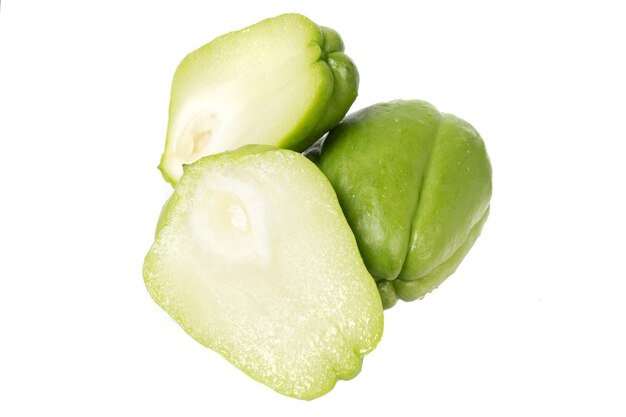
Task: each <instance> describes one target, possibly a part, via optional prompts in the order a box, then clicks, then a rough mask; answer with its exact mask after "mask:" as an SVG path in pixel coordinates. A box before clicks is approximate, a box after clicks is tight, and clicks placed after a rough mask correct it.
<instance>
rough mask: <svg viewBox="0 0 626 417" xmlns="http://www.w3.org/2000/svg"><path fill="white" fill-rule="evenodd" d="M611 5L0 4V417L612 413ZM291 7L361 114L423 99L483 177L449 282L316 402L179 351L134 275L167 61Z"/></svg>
mask: <svg viewBox="0 0 626 417" xmlns="http://www.w3.org/2000/svg"><path fill="white" fill-rule="evenodd" d="M297 3H301V4H297ZM619 3H620V2H618V1H616V2H613V3H611V2H606V1H593V2H591V1H590V2H575V1H569V2H549V1H542V2H518V4H513V2H496V1H494V2H449V1H437V2H434V1H433V2H421V1H416V2H399V1H392V0H385V1H383V2H370V3H365V2H361V3H359V2H347V1H345V2H341V1H339V0H334V1H321V0H317V1H312V2H306V3H305V2H293V1H274V2H267V1H248V2H244V1H234V0H230V1H222V2H216V1H121V0H109V1H99V2H89V1H68V0H46V1H29V0H21V1H15V0H4V1H3V2H2V7H1V10H0V141H1V142H0V143H1V147H0V173H1V175H0V178H1V179H2V188H1V189H0V190H1V191H0V195H1V197H0V200H1V204H0V243H1V248H0V323H1V325H0V415H3V416H27V415H68V416H74V415H76V416H99V415H138V416H140V415H150V416H161V415H168V416H208V415H229V414H237V413H243V412H249V413H260V412H261V413H262V412H264V411H265V412H268V413H272V414H273V415H303V416H307V415H316V416H317V415H334V414H344V415H346V414H347V413H348V412H349V413H350V415H408V414H415V415H423V416H443V415H453V416H465V415H480V416H518V415H519V416H529V415H532V416H555V415H572V414H573V413H577V414H580V415H594V416H624V415H626V399H625V397H624V396H625V395H626V359H625V357H626V355H625V353H624V352H626V341H625V339H626V325H625V323H626V301H625V298H626V270H625V268H624V259H625V258H626V253H625V252H626V238H625V236H626V222H625V220H624V213H626V205H625V204H624V202H623V199H622V197H623V195H624V190H625V188H626V187H625V183H626V173H625V170H624V167H623V161H624V152H625V151H626V145H625V142H626V133H625V132H626V127H625V126H626V124H625V120H626V99H625V97H626V81H625V74H626V64H625V62H624V60H625V53H626V46H625V41H624V39H626V23H625V20H624V19H625V14H624V12H622V11H620V10H619V9H618V4H619ZM409 5H410V6H409ZM288 11H297V12H300V13H303V14H305V15H307V16H309V17H310V18H311V19H313V20H314V21H316V22H317V23H319V24H322V25H325V26H330V27H333V28H335V29H336V30H338V31H339V32H340V33H341V34H342V36H343V38H344V41H345V43H346V51H347V53H348V54H349V55H350V56H351V57H352V58H353V59H354V61H355V62H356V63H357V65H358V68H359V71H360V74H361V88H360V96H359V98H358V100H357V101H356V103H355V104H354V106H353V110H354V109H358V108H361V107H364V106H367V105H370V104H373V103H376V102H379V101H386V100H392V99H396V98H421V99H425V100H427V101H430V102H431V103H433V104H434V105H436V106H437V107H438V108H439V109H440V110H442V111H445V112H450V113H454V114H457V115H458V116H460V117H463V118H465V119H467V120H468V121H470V122H471V123H472V124H473V125H474V126H475V127H476V128H477V129H478V131H479V132H481V134H482V136H483V138H484V140H485V142H486V144H487V147H488V150H489V153H490V156H491V160H492V164H493V171H494V195H493V200H492V211H491V213H492V214H491V218H490V219H489V221H488V222H487V224H486V226H485V229H484V231H483V234H482V236H481V237H480V239H479V240H478V242H477V243H476V245H475V247H474V248H473V250H472V251H471V252H470V254H469V255H468V256H467V258H466V260H465V261H464V263H463V264H462V265H461V267H460V268H459V269H458V271H457V272H456V274H455V275H454V276H453V277H451V278H450V279H449V280H448V281H447V282H446V283H444V284H443V285H442V287H440V288H439V289H438V290H437V291H435V292H434V293H433V294H431V295H429V296H427V297H426V298H425V299H424V300H422V301H418V302H414V303H411V304H400V305H398V306H397V307H395V308H394V309H392V310H389V311H387V312H386V313H385V319H386V323H385V334H384V337H383V340H382V342H381V343H380V345H379V347H378V348H377V349H376V350H375V351H374V352H373V353H372V354H370V355H369V356H368V357H367V358H366V359H365V362H364V366H363V370H362V372H361V374H360V375H359V376H358V377H357V378H355V379H354V380H352V381H349V382H339V383H338V384H337V387H336V388H335V389H334V390H333V391H331V392H330V393H329V394H328V395H326V396H324V397H322V398H320V399H317V400H314V401H312V402H304V401H298V400H294V399H290V398H287V397H284V396H282V395H279V394H277V393H275V392H273V391H272V390H270V389H269V388H267V387H265V386H263V385H261V384H259V383H257V382H255V381H253V380H252V379H250V378H248V377H247V376H245V375H244V374H243V373H241V372H240V371H239V370H237V369H236V368H234V367H233V366H231V365H230V364H229V363H228V362H226V361H225V360H224V359H222V358H221V357H220V356H219V355H217V354H216V353H213V352H212V351H210V350H208V349H205V348H204V347H202V346H200V345H199V344H198V343H196V342H194V341H193V340H192V339H191V338H190V337H188V336H187V335H186V334H185V333H184V332H183V331H182V330H180V328H179V327H178V325H177V324H176V323H175V322H174V321H173V320H171V319H170V318H169V317H168V316H167V315H166V314H165V313H164V312H163V311H162V310H161V309H160V308H159V307H158V306H157V305H156V304H155V303H154V302H153V301H152V300H151V298H150V297H149V295H148V293H147V292H146V291H145V288H144V285H143V281H142V273H141V268H142V261H143V256H144V255H145V253H146V252H147V250H148V248H149V247H150V244H151V242H152V238H153V231H154V227H155V224H156V220H157V217H158V214H159V210H160V208H161V205H162V204H163V202H164V201H165V199H166V198H167V196H168V195H169V193H170V192H171V187H170V186H169V185H167V184H166V183H165V182H164V181H163V180H162V179H161V176H160V174H159V172H158V171H157V169H156V165H157V164H158V161H159V158H160V154H161V152H162V149H163V145H164V137H165V128H166V124H167V106H168V100H169V88H170V82H171V77H172V75H173V72H174V69H175V68H176V65H177V64H178V62H179V61H180V59H181V58H182V57H183V56H184V55H185V54H186V53H188V52H190V51H191V50H193V49H195V48H197V47H199V46H201V45H202V44H204V43H206V42H208V41H210V40H211V39H212V38H214V37H216V36H218V35H220V34H222V33H225V32H228V31H230V30H235V29H239V28H241V27H244V26H247V25H249V24H252V23H255V22H256V21H258V20H261V19H263V18H266V17H270V16H273V15H277V14H280V13H283V12H288Z"/></svg>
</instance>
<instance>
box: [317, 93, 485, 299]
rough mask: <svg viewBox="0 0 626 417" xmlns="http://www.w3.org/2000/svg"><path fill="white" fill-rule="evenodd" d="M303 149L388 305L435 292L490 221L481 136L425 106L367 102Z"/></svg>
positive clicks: (406, 102) (463, 122)
mask: <svg viewBox="0 0 626 417" xmlns="http://www.w3.org/2000/svg"><path fill="white" fill-rule="evenodd" d="M308 154H309V155H308V156H309V157H310V158H311V159H313V160H314V161H316V163H317V164H318V166H319V168H320V169H321V170H322V172H324V174H326V176H327V177H328V179H329V180H330V182H331V184H332V185H333V187H334V188H335V191H336V192H337V195H338V197H339V202H340V204H341V207H342V209H343V211H344V213H345V215H346V218H347V219H348V223H349V224H350V226H351V227H352V230H353V232H354V234H355V236H356V239H357V243H358V246H359V250H360V251H361V255H362V256H363V259H364V261H365V265H366V266H367V268H368V270H369V272H370V274H371V275H372V276H373V277H374V279H375V280H376V282H377V285H378V290H379V293H380V295H381V298H382V301H383V306H384V307H385V308H389V307H392V306H393V305H395V303H396V301H397V300H398V298H400V299H402V300H404V301H412V300H416V299H419V298H422V297H423V296H424V295H426V294H427V293H429V292H431V291H432V290H433V289H435V288H437V287H438V286H439V285H440V284H441V283H442V282H443V281H444V280H445V279H446V278H447V277H448V276H449V275H451V274H452V273H453V272H454V271H455V270H456V268H457V267H458V265H459V264H460V263H461V261H462V260H463V258H464V257H465V255H466V254H467V252H468V251H469V250H470V248H471V247H472V245H473V243H474V241H475V240H476V238H477V237H478V236H479V234H480V231H481V229H482V226H483V225H484V223H485V221H486V219H487V216H488V213H489V201H490V198H491V189H492V188H491V165H490V162H489V157H488V155H487V152H486V150H485V145H484V143H483V140H482V139H481V137H480V135H479V134H478V132H476V130H475V129H474V128H473V127H472V126H471V125H469V124H468V123H467V122H465V121H463V120H461V119H459V118H457V117H455V116H453V115H450V114H445V113H439V112H438V111H437V109H435V108H434V107H433V106H432V105H430V104H429V103H426V102H423V101H418V100H412V101H393V102H389V103H380V104H376V105H373V106H370V107H368V108H365V109H363V110H361V111H358V112H356V113H354V114H352V115H350V116H348V117H347V118H346V119H345V120H344V121H343V122H342V123H341V124H340V125H339V126H338V127H336V128H335V129H333V130H332V131H331V132H330V133H329V134H328V136H327V138H326V139H325V140H323V141H320V142H318V143H317V144H316V145H315V146H314V147H313V148H312V149H311V150H310V151H309V152H308Z"/></svg>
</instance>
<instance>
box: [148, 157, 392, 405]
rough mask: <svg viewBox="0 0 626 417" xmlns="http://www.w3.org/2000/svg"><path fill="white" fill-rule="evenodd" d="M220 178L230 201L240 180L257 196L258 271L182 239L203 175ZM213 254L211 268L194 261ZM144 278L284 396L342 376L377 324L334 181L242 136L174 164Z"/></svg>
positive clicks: (211, 180)
mask: <svg viewBox="0 0 626 417" xmlns="http://www.w3.org/2000/svg"><path fill="white" fill-rule="evenodd" d="M224 178H226V179H227V182H228V181H231V180H232V181H235V180H237V181H239V180H241V181H242V184H244V190H245V192H243V191H242V192H243V194H241V198H242V199H243V200H242V201H246V198H248V197H249V196H248V197H246V196H245V194H246V193H248V192H249V193H252V194H251V195H253V196H254V198H262V199H265V200H264V201H263V202H262V203H263V204H267V207H266V208H265V209H262V210H261V209H259V210H260V211H259V210H257V212H258V213H264V216H269V217H267V218H266V217H263V219H264V220H265V221H264V222H263V224H265V225H269V226H271V227H268V229H267V232H268V233H270V234H269V235H268V236H267V241H269V242H272V247H271V248H270V249H269V253H270V256H269V258H268V259H269V261H268V262H269V264H268V265H273V266H272V267H271V268H272V269H271V270H272V271H274V272H273V273H271V274H270V275H267V274H265V273H263V268H264V267H262V266H261V267H258V266H256V265H255V264H254V265H253V264H251V266H250V268H249V271H253V272H251V273H252V274H253V275H254V276H247V277H246V276H242V275H241V274H239V272H236V271H239V270H243V271H245V270H246V269H245V268H246V267H245V262H247V261H246V260H245V259H244V261H243V262H244V267H242V266H241V262H242V261H237V262H236V263H232V264H229V261H228V260H225V258H216V257H215V256H213V255H214V254H211V256H210V257H207V255H204V256H198V254H202V253H204V252H202V250H201V249H199V248H201V247H202V243H203V242H204V240H205V239H204V238H201V239H200V240H198V241H196V240H194V239H195V238H194V236H195V235H196V234H198V233H201V232H202V230H203V228H202V227H198V223H197V221H196V220H197V219H198V218H200V219H201V220H202V221H204V220H203V219H204V218H205V217H206V216H205V215H204V214H202V213H203V212H202V213H200V212H198V209H197V208H198V207H204V206H203V204H206V203H204V201H205V200H204V199H205V198H206V197H203V196H207V195H210V193H214V192H216V191H211V190H213V189H214V188H210V187H209V189H207V188H206V184H215V181H218V180H219V181H223V179H224ZM219 181H218V183H219ZM215 190H218V189H215ZM207 192H209V194H206V193H207ZM248 203H250V201H248ZM198 205H199V206H198ZM246 207H251V206H250V205H248V206H246ZM211 213H213V216H217V215H218V214H219V213H214V212H213V211H211ZM251 213H252V212H251ZM200 214H202V215H200ZM199 215H200V217H198V216H199ZM250 215H251V216H252V217H251V218H252V219H254V214H253V213H252V214H250ZM194 219H196V220H194ZM251 224H257V223H254V222H252V223H251ZM190 225H193V226H194V227H191V226H190ZM280 225H284V226H285V227H282V226H280ZM297 225H300V227H296V226H297ZM261 228H262V227H261ZM209 232H210V231H209ZM215 236H218V235H215V233H213V237H211V236H209V240H210V239H211V238H214V237H215ZM195 242H198V243H195ZM217 244H218V246H219V242H217ZM225 244H226V245H228V244H229V242H225ZM273 255H275V256H273ZM203 259H204V260H203ZM246 259H247V258H246ZM209 261H210V262H209ZM206 262H208V263H206ZM219 264H224V265H225V266H224V268H222V269H221V272H213V273H205V272H203V271H205V269H204V268H209V269H211V268H218V267H216V265H219ZM241 268H244V269H241ZM218 270H219V268H218V269H216V270H215V271H218ZM237 277H239V278H237ZM144 279H145V281H146V287H147V288H148V291H149V292H150V294H151V295H152V297H153V298H154V300H155V301H156V302H157V303H158V304H159V305H160V306H161V307H162V308H163V309H164V310H165V311H166V312H167V313H168V314H170V315H171V316H172V317H173V318H174V319H175V320H176V321H178V322H179V324H180V325H181V327H182V328H183V329H185V331H186V332H187V333H189V334H190V335H191V336H192V337H194V338H195V339H196V340H198V341H199V342H200V343H202V344H203V345H205V346H207V347H209V348H211V349H213V350H215V351H217V352H219V353H220V354H222V355H223V356H224V357H225V358H226V359H228V360H229V361H231V362H232V363H233V364H234V365H236V366H237V367H239V368H240V369H241V370H242V371H244V372H245V373H247V374H248V375H250V376H251V377H253V378H254V379H256V380H258V381H260V382H262V383H264V384H266V385H268V386H269V387H271V388H272V389H274V390H276V391H278V392H280V393H282V394H285V395H288V396H292V397H295V398H301V399H312V398H316V397H318V396H320V395H323V394H325V393H326V392H328V391H329V390H330V389H332V387H333V386H334V385H335V383H336V381H337V380H338V379H350V378H352V377H354V376H355V375H356V374H357V373H358V372H359V370H360V368H361V365H362V360H363V356H364V355H365V354H366V353H368V352H370V351H371V350H373V349H374V347H375V346H376V345H377V343H378V342H379V340H380V338H381V336H382V330H383V316H382V305H381V301H380V298H379V297H378V293H377V290H376V286H375V283H374V282H373V281H372V280H371V278H370V276H369V274H368V273H367V270H366V268H365V266H364V265H363V261H362V260H361V258H360V255H359V253H358V248H357V246H356V242H355V240H354V236H353V235H352V233H351V231H350V228H349V226H348V224H347V222H346V220H345V218H344V217H343V215H342V213H341V209H340V207H339V204H338V202H337V199H336V196H335V193H334V191H333V189H332V187H331V185H330V184H329V183H328V181H327V180H326V178H325V177H324V176H323V174H322V173H321V172H320V171H319V170H318V169H317V168H316V167H315V165H314V164H312V163H311V162H310V161H308V160H307V159H306V158H304V157H303V156H301V155H299V154H297V153H295V152H291V151H286V150H277V149H275V148H273V147H268V146H246V147H243V148H240V149H239V150H237V151H233V152H227V153H223V154H219V155H214V156H210V157H205V158H202V159H200V160H199V161H197V162H195V163H193V164H191V165H189V166H188V167H186V169H185V174H184V175H183V177H182V179H181V181H180V182H179V183H178V185H177V186H176V188H175V190H174V194H173V196H172V198H170V200H169V201H168V203H167V204H166V206H165V208H164V210H163V212H162V215H161V219H160V221H159V228H158V231H157V236H156V239H155V243H154V244H153V246H152V248H151V249H150V251H149V253H148V255H147V256H146V260H145V263H144ZM259 280H265V281H259ZM244 281H245V282H244ZM240 282H243V284H242V285H241V284H239V283H240ZM266 284H267V285H266ZM209 289H210V290H209ZM290 335H291V336H290Z"/></svg>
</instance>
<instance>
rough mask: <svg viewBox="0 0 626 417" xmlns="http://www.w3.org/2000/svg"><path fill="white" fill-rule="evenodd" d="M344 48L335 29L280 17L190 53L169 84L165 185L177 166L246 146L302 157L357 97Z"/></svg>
mask: <svg viewBox="0 0 626 417" xmlns="http://www.w3.org/2000/svg"><path fill="white" fill-rule="evenodd" d="M343 49H344V45H343V42H342V40H341V37H340V36H339V34H337V32H335V31H334V30H332V29H329V28H326V27H320V26H317V25H316V24H315V23H313V22H312V21H310V20H309V19H308V18H306V17H304V16H301V15H298V14H285V15H281V16H278V17H274V18H271V19H267V20H263V21H261V22H259V23H257V24H255V25H252V26H250V27H247V28H245V29H242V30H239V31H236V32H232V33H228V34H226V35H223V36H221V37H219V38H217V39H215V40H213V41H212V42H210V43H208V44H206V45H204V46H203V47H201V48H200V49H198V50H196V51H194V52H192V53H191V54H189V55H188V56H187V57H186V58H185V59H183V61H182V62H181V63H180V65H179V66H178V69H177V70H176V73H175V74H174V80H173V82H172V91H171V99H170V110H169V124H168V127H167V141H166V145H165V152H164V153H163V157H162V159H161V164H160V165H159V169H160V170H161V172H162V173H163V176H164V178H165V179H166V180H167V181H169V182H170V183H172V184H176V182H178V180H179V178H180V176H181V175H182V174H183V168H182V166H183V164H188V163H191V162H193V161H195V160H197V159H199V158H201V157H203V156H206V155H209V154H214V153H219V152H222V151H226V150H232V149H236V148H238V147H239V146H241V145H244V144H252V143H254V144H269V145H275V146H278V147H281V148H288V149H293V150H297V151H303V150H305V149H306V148H307V147H308V146H310V145H311V144H312V143H313V142H314V141H315V140H316V139H317V138H319V137H320V136H322V135H323V134H324V133H325V132H326V131H328V130H329V129H331V128H332V127H334V126H335V125H336V124H337V123H339V121H340V120H341V119H342V118H343V116H344V115H345V114H346V112H347V111H348V109H349V108H350V106H351V105H352V103H353V102H354V100H355V98H356V96H357V90H358V83H359V77H358V73H357V70H356V67H355V66H354V64H353V63H352V61H351V60H350V58H348V57H347V56H346V55H345V54H344V53H343Z"/></svg>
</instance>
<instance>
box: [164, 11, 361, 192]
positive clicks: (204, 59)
mask: <svg viewBox="0 0 626 417" xmlns="http://www.w3.org/2000/svg"><path fill="white" fill-rule="evenodd" d="M272 24H283V25H285V26H289V25H297V24H301V25H302V26H303V27H307V28H309V30H311V32H313V33H314V35H313V39H312V40H311V42H312V43H316V44H317V45H318V46H319V51H320V52H319V57H318V60H317V61H316V64H321V65H324V66H325V71H326V73H327V79H326V85H325V88H324V89H323V93H322V94H321V96H320V97H318V102H317V103H316V105H315V106H312V107H311V108H310V110H309V111H308V112H307V113H306V114H304V115H303V117H302V119H301V120H300V122H299V123H298V125H297V126H296V127H295V129H293V130H292V131H291V132H290V133H289V134H288V135H287V136H286V137H282V138H280V137H279V138H276V143H274V145H275V146H277V147H279V148H284V149H291V150H294V151H298V152H302V151H304V150H305V149H307V148H308V147H309V146H311V145H312V144H313V142H315V141H316V140H317V139H319V138H320V137H321V136H322V135H324V134H325V133H326V132H328V131H329V130H330V129H332V128H333V127H335V126H337V124H338V123H339V122H340V121H341V119H343V117H344V116H345V115H346V113H347V112H348V110H349V109H350V106H352V103H354V100H356V97H357V95H358V90H359V72H358V70H357V68H356V65H355V64H354V62H353V61H352V60H351V59H350V57H349V56H347V55H346V54H345V53H344V48H345V46H344V43H343V40H342V39H341V36H340V35H339V33H337V32H336V31H335V30H333V29H331V28H328V27H325V26H318V25H316V24H315V23H314V22H312V21H311V20H309V19H308V18H307V17H305V16H302V15H299V14H295V13H290V14H283V15H280V16H276V17H272V18H269V19H265V20H262V21H260V22H258V23H256V24H254V25H252V26H249V27H246V28H244V29H241V30H239V31H234V32H230V33H227V34H225V35H222V36H220V37H218V38H216V39H214V40H213V41H211V42H209V43H208V44H206V45H204V46H202V47H201V48H199V49H197V50H195V51H193V52H191V53H190V54H189V55H187V56H186V57H185V58H184V59H183V61H182V62H181V63H180V65H179V66H178V68H177V70H176V74H175V76H174V82H173V83H172V92H171V100H170V109H169V114H170V123H171V120H172V118H173V115H175V114H176V113H177V111H178V108H179V107H180V106H183V105H184V104H185V94H184V92H185V87H184V86H179V85H178V84H179V83H181V82H183V83H184V82H185V81H184V80H186V79H187V78H188V77H189V76H188V75H187V74H193V73H196V72H199V71H201V68H202V66H205V65H210V64H211V60H212V59H213V53H212V48H213V46H214V45H217V44H219V43H221V42H228V41H229V39H230V38H232V37H237V36H238V35H239V33H245V32H254V31H255V29H256V28H257V27H259V26H263V25H272ZM169 128H170V126H168V134H167V136H168V138H167V140H169V135H170V131H169ZM250 143H254V140H252V139H251V142H250ZM165 157H166V154H165V152H164V153H163V155H162V157H161V163H160V164H159V167H158V168H159V170H160V171H161V174H162V175H163V178H164V179H165V180H166V181H167V182H169V183H170V184H172V186H175V185H176V180H175V179H174V178H172V177H171V176H170V175H169V173H168V172H167V170H166V169H165V168H164V160H165Z"/></svg>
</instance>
